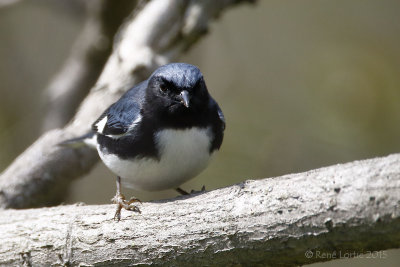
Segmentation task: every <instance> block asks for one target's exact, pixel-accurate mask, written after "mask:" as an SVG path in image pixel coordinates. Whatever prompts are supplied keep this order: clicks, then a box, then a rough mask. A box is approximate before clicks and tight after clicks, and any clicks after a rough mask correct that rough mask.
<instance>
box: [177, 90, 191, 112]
mask: <svg viewBox="0 0 400 267" xmlns="http://www.w3.org/2000/svg"><path fill="white" fill-rule="evenodd" d="M179 97H180V99H181V103H182V104H183V105H184V106H185V107H187V108H188V107H189V93H188V91H186V90H183V91H182V92H181V93H180V94H179Z"/></svg>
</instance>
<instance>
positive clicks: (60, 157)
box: [0, 0, 253, 208]
mask: <svg viewBox="0 0 400 267" xmlns="http://www.w3.org/2000/svg"><path fill="white" fill-rule="evenodd" d="M240 2H253V1H251V0H241V1H240V0H224V1H211V0H208V1H195V0H193V1H184V0H153V1H150V2H149V3H147V4H146V5H145V6H144V7H143V9H142V10H141V11H140V12H139V13H138V14H137V15H136V16H134V18H132V19H131V20H129V21H127V23H126V24H125V26H124V28H123V30H122V31H121V33H120V34H119V38H117V40H116V46H115V47H114V50H113V52H112V54H111V56H110V58H109V59H108V61H107V63H106V64H105V67H104V70H103V71H102V73H101V75H100V78H99V80H98V81H97V83H96V84H95V85H94V87H93V88H92V89H91V91H90V93H89V95H88V96H87V97H86V98H85V100H84V101H83V103H82V104H81V106H80V108H79V110H78V112H77V114H76V115H75V117H74V119H73V121H72V122H71V123H70V124H69V125H67V126H66V127H64V128H63V129H56V130H52V131H49V132H47V133H46V134H44V135H43V136H41V137H40V138H39V139H38V140H37V141H36V142H35V143H34V144H32V145H31V147H30V148H28V149H27V150H26V151H24V152H23V153H22V154H21V155H20V156H19V157H18V158H17V159H16V160H15V161H14V162H13V163H12V164H11V165H10V166H9V167H8V168H7V169H6V170H5V171H4V172H3V173H2V174H1V176H0V207H3V208H26V207H37V206H42V205H50V204H53V203H59V202H60V199H62V198H63V197H64V195H65V193H66V191H67V190H66V186H67V185H68V184H69V183H70V182H71V181H72V180H73V179H74V178H77V177H79V176H81V175H83V174H85V173H87V172H88V171H89V170H90V169H91V168H92V166H93V165H94V164H95V163H96V161H97V156H96V152H95V151H92V150H90V149H88V148H81V149H79V150H71V149H68V148H62V147H57V146H56V144H57V143H59V142H61V141H63V140H65V139H67V138H70V137H73V136H79V135H81V134H84V133H85V132H87V131H88V129H89V128H90V125H91V123H92V122H93V121H94V120H95V119H96V117H97V116H99V115H100V114H101V112H102V111H103V110H104V109H105V108H106V107H107V106H108V105H110V104H111V103H112V102H114V101H115V100H116V99H117V98H118V97H119V96H120V95H121V94H122V93H123V92H124V91H126V90H127V89H129V88H131V87H132V86H133V85H134V84H136V83H138V82H140V81H142V80H144V79H145V78H147V76H148V75H149V74H150V73H151V72H152V71H153V70H154V69H155V68H156V67H158V66H160V65H163V64H165V63H168V62H170V61H172V60H176V59H177V58H178V56H179V55H181V54H182V53H183V52H184V51H186V50H187V49H189V48H190V47H191V45H192V44H193V43H195V42H196V41H197V40H198V39H199V38H200V37H201V36H203V35H204V34H205V33H206V32H207V30H208V24H209V22H210V21H211V20H212V19H214V18H216V17H217V16H218V15H219V14H220V13H221V12H222V11H223V10H225V9H226V8H228V7H229V6H232V5H233V4H237V3H240Z"/></svg>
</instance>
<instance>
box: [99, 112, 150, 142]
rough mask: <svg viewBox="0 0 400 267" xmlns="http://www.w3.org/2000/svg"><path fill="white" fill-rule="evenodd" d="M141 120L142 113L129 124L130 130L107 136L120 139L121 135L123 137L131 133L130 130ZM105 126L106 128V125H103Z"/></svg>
mask: <svg viewBox="0 0 400 267" xmlns="http://www.w3.org/2000/svg"><path fill="white" fill-rule="evenodd" d="M141 121H142V115H139V116H138V117H137V118H136V120H134V121H133V122H132V123H131V125H129V128H128V131H126V133H123V134H116V135H113V134H107V135H106V136H108V137H111V138H113V139H118V138H121V137H123V136H126V135H129V133H130V132H131V131H132V130H133V129H134V128H135V127H136V125H138V124H139V122H141ZM103 128H104V127H103Z"/></svg>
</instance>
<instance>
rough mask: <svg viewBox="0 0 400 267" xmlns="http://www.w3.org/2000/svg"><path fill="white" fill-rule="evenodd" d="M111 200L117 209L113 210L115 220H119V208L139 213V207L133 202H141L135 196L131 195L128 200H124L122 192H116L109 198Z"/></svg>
mask: <svg viewBox="0 0 400 267" xmlns="http://www.w3.org/2000/svg"><path fill="white" fill-rule="evenodd" d="M111 201H112V202H113V203H114V204H117V210H116V211H115V215H114V220H116V221H120V220H121V210H122V209H126V210H129V211H134V212H138V213H141V211H140V209H139V208H138V207H137V206H135V205H133V203H134V202H139V203H142V201H140V200H139V199H137V198H135V197H131V198H130V199H129V200H126V199H125V196H124V195H123V194H121V193H119V194H116V195H115V196H114V197H113V198H112V199H111Z"/></svg>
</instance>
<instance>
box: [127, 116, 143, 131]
mask: <svg viewBox="0 0 400 267" xmlns="http://www.w3.org/2000/svg"><path fill="white" fill-rule="evenodd" d="M141 121H142V115H140V114H139V116H138V117H137V118H136V120H134V121H133V122H132V124H131V125H129V128H128V132H129V131H132V130H133V128H135V127H136V125H138V124H139V122H141Z"/></svg>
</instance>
